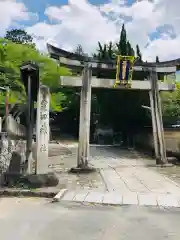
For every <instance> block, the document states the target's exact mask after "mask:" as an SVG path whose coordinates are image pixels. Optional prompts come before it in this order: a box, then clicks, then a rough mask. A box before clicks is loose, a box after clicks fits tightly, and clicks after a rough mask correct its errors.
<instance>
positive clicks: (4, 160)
mask: <svg viewBox="0 0 180 240" xmlns="http://www.w3.org/2000/svg"><path fill="white" fill-rule="evenodd" d="M0 138H1V148H0V149H1V151H0V168H1V169H0V170H1V171H2V172H6V171H7V170H8V168H9V164H10V159H9V151H8V150H9V149H8V147H9V142H8V137H7V133H6V132H1V135H0Z"/></svg>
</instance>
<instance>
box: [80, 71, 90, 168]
mask: <svg viewBox="0 0 180 240" xmlns="http://www.w3.org/2000/svg"><path fill="white" fill-rule="evenodd" d="M90 113H91V69H90V67H89V66H85V67H84V70H83V76H82V88H81V100H80V124H79V146H78V159H77V167H78V168H87V167H88V160H89V135H90V115H91V114H90Z"/></svg>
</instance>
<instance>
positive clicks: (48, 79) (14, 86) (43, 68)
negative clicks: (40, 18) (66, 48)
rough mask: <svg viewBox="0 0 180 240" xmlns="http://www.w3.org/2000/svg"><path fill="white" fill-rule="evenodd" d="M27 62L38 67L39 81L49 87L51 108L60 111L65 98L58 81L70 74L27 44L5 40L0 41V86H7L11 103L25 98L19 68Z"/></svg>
mask: <svg viewBox="0 0 180 240" xmlns="http://www.w3.org/2000/svg"><path fill="white" fill-rule="evenodd" d="M29 60H31V61H34V62H36V63H37V64H38V65H39V69H40V81H41V82H42V84H45V85H47V86H49V87H50V91H51V93H52V98H51V107H52V108H53V109H54V110H59V111H60V110H62V107H61V104H62V102H64V101H65V98H66V96H65V95H64V93H63V91H62V89H61V88H60V87H59V79H60V76H61V75H63V76H66V75H69V74H71V72H70V71H69V70H68V69H66V68H62V67H61V68H60V67H59V66H58V64H57V63H56V62H55V61H53V60H52V59H50V58H49V57H48V56H47V55H45V54H42V53H40V52H39V51H37V50H36V49H35V48H32V47H31V46H30V45H29V44H17V43H14V42H12V41H9V40H7V39H0V69H1V71H0V85H1V86H9V88H10V96H12V97H10V99H11V103H13V102H17V101H22V102H23V101H24V100H25V98H26V96H25V91H24V86H23V84H22V82H21V80H20V69H19V68H20V66H21V64H22V63H23V62H26V61H29ZM17 93H18V94H17ZM3 96H4V93H2V94H1V98H2V97H3ZM1 102H3V100H2V101H1Z"/></svg>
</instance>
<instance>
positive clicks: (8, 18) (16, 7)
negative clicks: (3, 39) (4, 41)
mask: <svg viewBox="0 0 180 240" xmlns="http://www.w3.org/2000/svg"><path fill="white" fill-rule="evenodd" d="M31 17H34V14H30V13H28V11H27V9H26V7H25V5H24V4H23V3H18V2H16V1H15V0H1V1H0V23H1V25H0V35H1V36H2V35H4V34H5V32H6V30H7V29H8V28H9V27H12V26H15V25H17V22H18V21H22V20H30V18H31Z"/></svg>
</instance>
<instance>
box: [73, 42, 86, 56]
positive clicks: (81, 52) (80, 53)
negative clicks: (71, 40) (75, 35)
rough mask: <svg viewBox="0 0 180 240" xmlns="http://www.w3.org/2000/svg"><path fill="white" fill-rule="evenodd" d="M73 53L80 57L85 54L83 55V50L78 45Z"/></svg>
mask: <svg viewBox="0 0 180 240" xmlns="http://www.w3.org/2000/svg"><path fill="white" fill-rule="evenodd" d="M75 53H76V54H78V55H80V56H84V55H85V53H84V50H83V47H82V45H81V44H79V45H78V46H77V47H76V50H75Z"/></svg>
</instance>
